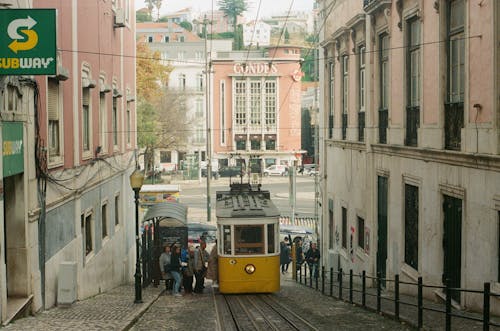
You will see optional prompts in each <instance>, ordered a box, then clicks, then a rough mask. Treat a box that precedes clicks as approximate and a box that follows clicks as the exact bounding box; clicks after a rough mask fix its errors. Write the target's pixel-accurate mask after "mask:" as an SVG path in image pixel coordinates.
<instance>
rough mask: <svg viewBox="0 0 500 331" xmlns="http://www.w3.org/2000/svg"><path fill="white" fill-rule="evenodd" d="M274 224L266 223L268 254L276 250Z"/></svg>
mask: <svg viewBox="0 0 500 331" xmlns="http://www.w3.org/2000/svg"><path fill="white" fill-rule="evenodd" d="M274 227H275V225H274V224H268V225H267V252H268V253H269V254H271V253H275V252H276V240H275V234H274Z"/></svg>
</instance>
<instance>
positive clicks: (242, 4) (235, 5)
mask: <svg viewBox="0 0 500 331" xmlns="http://www.w3.org/2000/svg"><path fill="white" fill-rule="evenodd" d="M217 4H218V5H219V10H221V11H223V12H224V13H225V14H226V15H227V16H228V17H229V19H230V23H231V24H232V26H233V32H234V33H235V34H234V39H233V40H234V42H233V49H235V50H240V49H243V29H242V28H241V27H240V28H241V36H240V31H239V29H238V26H237V24H238V16H239V15H240V14H242V13H243V12H245V11H247V9H248V3H247V1H246V0H219V2H217Z"/></svg>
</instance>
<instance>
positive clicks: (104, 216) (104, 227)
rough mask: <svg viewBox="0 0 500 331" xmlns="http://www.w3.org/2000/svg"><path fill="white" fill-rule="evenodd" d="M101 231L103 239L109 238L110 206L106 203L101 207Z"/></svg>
mask: <svg viewBox="0 0 500 331" xmlns="http://www.w3.org/2000/svg"><path fill="white" fill-rule="evenodd" d="M101 231H102V238H103V239H104V238H106V237H107V236H108V204H107V203H105V204H103V205H102V206H101Z"/></svg>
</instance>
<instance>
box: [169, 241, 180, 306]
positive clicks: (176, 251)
mask: <svg viewBox="0 0 500 331" xmlns="http://www.w3.org/2000/svg"><path fill="white" fill-rule="evenodd" d="M169 271H170V274H171V275H172V277H173V278H174V288H173V290H172V294H173V295H174V296H176V297H180V296H182V295H181V294H180V293H179V288H180V286H181V248H180V247H179V246H177V245H175V246H173V249H172V257H171V259H170V267H169Z"/></svg>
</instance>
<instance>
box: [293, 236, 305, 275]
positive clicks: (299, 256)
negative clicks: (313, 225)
mask: <svg viewBox="0 0 500 331" xmlns="http://www.w3.org/2000/svg"><path fill="white" fill-rule="evenodd" d="M295 259H296V262H297V267H299V268H300V266H301V265H302V263H303V262H304V251H303V250H302V240H301V239H299V240H297V245H296V246H295Z"/></svg>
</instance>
